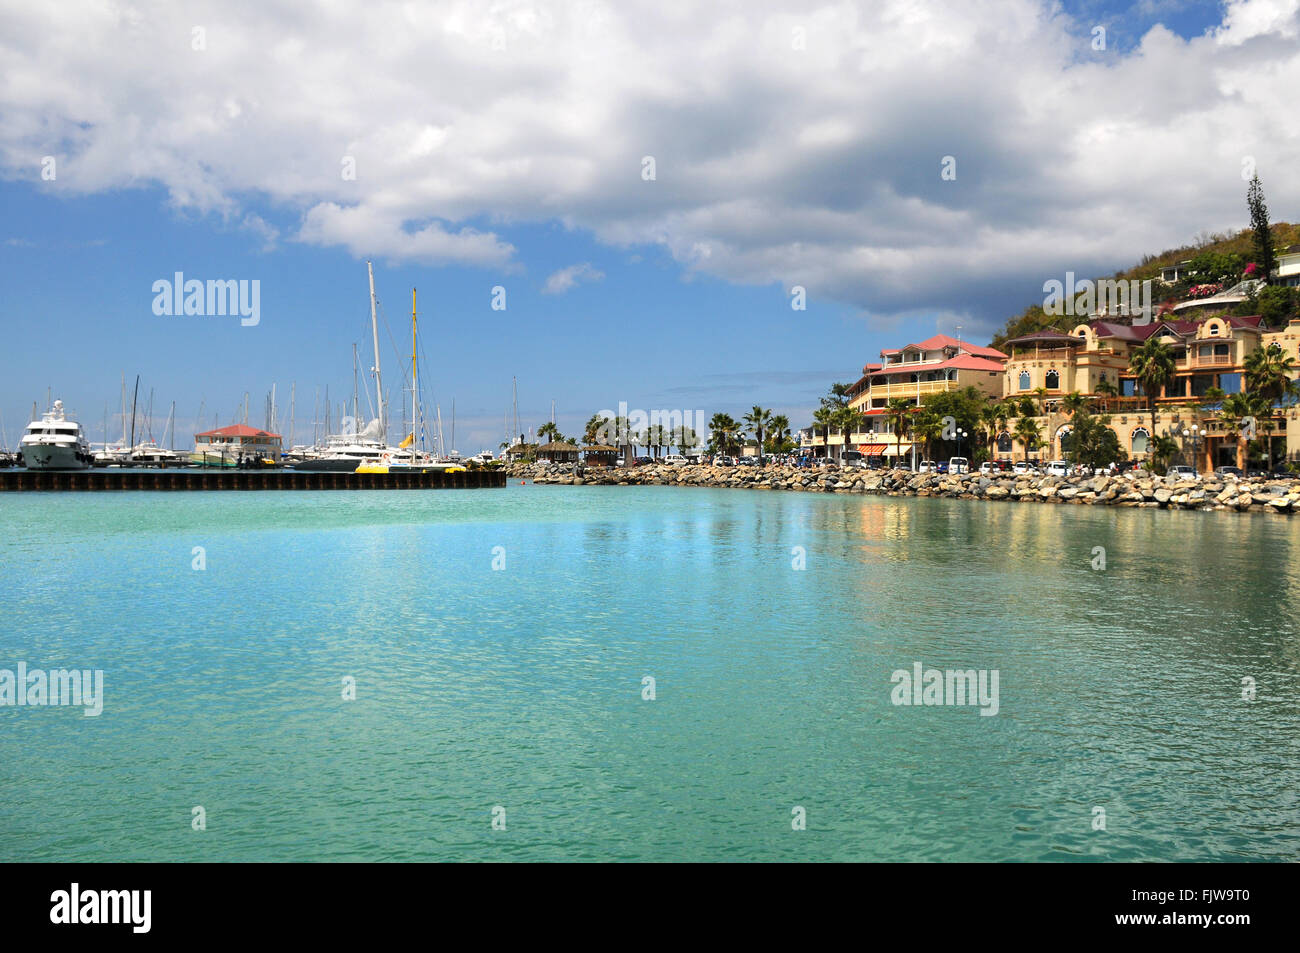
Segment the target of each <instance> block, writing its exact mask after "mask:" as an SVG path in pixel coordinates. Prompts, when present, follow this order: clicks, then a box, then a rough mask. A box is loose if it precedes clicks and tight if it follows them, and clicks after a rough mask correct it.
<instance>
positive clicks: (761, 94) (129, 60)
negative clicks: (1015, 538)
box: [0, 0, 1300, 453]
mask: <svg viewBox="0 0 1300 953" xmlns="http://www.w3.org/2000/svg"><path fill="white" fill-rule="evenodd" d="M1298 89H1300V0H1229V2H1226V3H1214V2H1193V0H1145V2H1138V3H1112V2H1094V0H1079V2H1072V3H1054V2H1053V3H1049V2H1044V0H960V2H959V0H953V2H948V3H939V2H930V0H881V2H860V3H853V2H838V3H827V4H819V3H815V2H812V3H800V4H793V3H776V2H768V0H744V2H739V0H720V2H717V3H712V4H709V5H707V6H704V5H701V4H699V3H697V2H677V0H646V2H641V0H618V2H612V0H611V2H595V0H573V2H567V3H549V2H522V0H521V2H513V0H497V2H492V3H385V2H371V3H364V4H363V3H344V2H321V3H316V4H312V5H310V6H308V5H305V4H301V3H288V2H278V0H253V2H244V0H224V2H220V3H161V2H159V3H152V2H137V3H130V2H105V0H98V2H81V0H66V2H61V3H58V4H33V3H30V2H16V0H0V209H3V218H2V219H0V287H2V288H3V289H4V290H3V295H2V296H0V354H2V355H3V356H4V361H3V373H2V374H0V423H3V427H4V431H5V437H6V438H7V442H8V445H10V446H12V445H13V444H14V443H15V442H16V440H17V436H18V434H19V433H20V432H21V428H22V427H23V426H24V425H25V424H26V423H27V421H28V419H29V417H30V414H31V409H32V405H33V403H36V404H37V405H38V407H40V408H41V409H43V405H45V404H46V402H47V400H48V399H49V397H55V398H61V399H62V400H63V401H64V403H65V405H66V406H67V407H68V408H69V409H70V410H71V411H72V412H74V413H75V414H76V415H77V416H78V418H79V419H80V420H81V421H82V423H83V425H84V426H85V427H86V428H87V430H88V432H89V434H90V436H91V439H92V440H93V441H96V442H98V441H99V440H102V439H103V434H104V429H105V423H104V418H105V415H109V419H108V423H107V430H108V435H109V437H110V438H111V439H116V438H117V437H118V435H119V434H120V433H121V429H122V422H121V419H120V409H121V388H122V380H123V378H125V380H126V386H127V389H128V403H130V401H131V392H133V391H134V387H135V381H136V378H137V376H138V377H139V380H140V385H139V387H140V392H139V399H138V409H139V417H140V419H139V421H138V422H137V431H138V432H137V437H139V434H140V432H145V433H146V434H147V433H151V434H152V435H153V436H154V437H155V438H156V439H157V440H158V441H159V442H160V443H162V442H165V439H166V438H165V437H164V435H163V428H164V422H165V421H166V419H167V417H168V415H169V413H170V412H171V408H172V405H173V402H174V405H175V412H174V415H175V422H176V427H175V429H176V445H177V446H178V447H183V448H188V447H189V446H191V445H192V435H193V433H194V431H195V430H196V429H207V428H209V427H211V426H213V425H214V424H219V425H225V424H228V423H231V422H233V421H235V420H238V419H242V418H243V407H244V403H245V395H246V394H247V395H248V397H247V402H248V407H249V411H248V419H249V422H250V423H253V424H255V425H257V426H264V425H265V424H266V419H265V418H266V413H265V405H266V400H267V396H268V395H269V394H270V392H271V390H272V387H273V386H274V388H275V393H276V404H277V408H278V429H280V430H281V431H282V432H285V433H286V434H287V435H289V436H290V437H291V442H295V443H302V442H309V441H310V440H311V438H312V436H313V433H314V429H316V427H315V425H314V423H313V421H314V420H316V421H317V422H318V423H319V424H323V420H324V416H325V409H324V407H325V403H326V392H327V389H328V397H329V403H330V404H331V405H332V407H333V409H332V417H333V419H334V420H335V421H337V418H338V415H339V414H340V413H341V412H343V411H342V410H341V405H342V404H343V403H344V402H345V401H350V400H351V397H352V389H353V359H352V353H353V345H354V344H355V345H357V348H358V351H359V353H360V355H361V366H362V371H363V377H362V387H363V388H368V389H369V390H371V391H372V392H373V384H372V383H371V382H370V380H369V378H368V376H367V375H368V370H369V368H370V366H371V365H372V364H373V356H372V350H373V348H372V345H371V337H370V316H369V308H370V303H369V289H368V284H367V274H366V262H367V261H371V262H373V265H374V271H375V283H376V294H377V298H378V300H379V308H380V315H381V321H380V343H381V349H380V362H381V367H382V371H383V379H384V384H385V388H386V390H387V391H388V393H389V395H390V399H391V401H392V404H393V406H392V408H391V410H390V417H391V418H394V419H395V420H397V421H400V418H401V416H402V414H401V410H400V403H401V401H402V391H403V387H404V386H406V385H404V383H403V373H404V371H405V370H406V368H407V366H408V365H409V355H410V312H411V291H412V288H415V289H417V302H418V312H419V326H420V338H421V350H422V352H423V356H422V358H421V371H420V377H421V387H420V390H421V394H422V397H421V400H422V402H423V403H424V404H425V405H426V407H427V408H430V412H431V413H432V411H433V410H434V409H438V410H440V411H441V416H442V421H443V432H444V436H445V438H446V440H447V442H448V444H450V442H451V426H450V424H451V414H452V404H453V401H454V403H455V418H456V436H455V444H456V447H457V449H459V450H460V451H461V452H462V453H474V452H476V451H478V450H480V449H484V448H488V449H495V448H497V447H498V446H499V444H500V443H501V442H502V441H503V440H504V439H505V438H506V432H507V423H506V419H507V417H508V416H509V415H511V404H512V382H513V381H515V380H517V386H518V403H519V414H520V419H521V426H522V428H523V429H527V430H530V431H531V430H535V429H536V427H538V426H539V425H541V424H542V423H543V422H545V421H547V420H549V419H550V417H551V414H552V406H554V413H555V419H556V422H557V424H558V425H559V427H560V429H561V431H563V432H564V433H565V434H568V435H580V434H581V430H582V427H583V424H584V422H585V421H586V420H587V418H588V417H590V416H591V415H592V414H593V413H596V412H598V411H603V410H614V409H617V408H618V407H619V406H620V404H623V405H626V407H627V408H628V409H629V410H632V409H643V410H645V411H650V410H664V411H673V410H678V411H681V412H683V413H685V414H687V415H689V416H690V417H691V418H694V417H695V416H696V414H698V413H702V414H703V415H704V417H705V418H706V419H707V417H709V416H711V415H712V414H713V413H715V412H718V411H723V412H727V413H731V414H733V415H734V416H739V415H741V414H743V413H744V412H746V411H747V410H749V408H751V407H752V406H754V405H755V404H757V405H761V406H763V407H765V408H768V409H771V410H773V411H774V412H777V413H784V414H786V415H787V416H788V417H789V418H790V420H791V423H792V425H793V426H795V427H799V426H804V425H807V423H808V421H809V417H810V415H811V412H812V410H813V409H814V408H815V406H816V405H817V401H818V398H819V397H820V396H821V395H823V394H824V393H825V392H826V390H827V388H828V387H829V386H830V384H831V383H832V382H834V381H845V382H851V381H853V380H855V379H856V378H857V377H858V376H859V375H860V374H861V369H862V365H863V364H865V363H866V362H868V361H871V360H875V359H877V358H878V355H879V352H880V350H881V349H882V348H886V347H897V346H900V345H902V344H906V343H910V342H913V341H919V340H922V339H924V338H926V337H929V336H930V335H932V334H934V333H936V332H942V333H947V334H952V335H954V336H960V337H962V338H963V339H969V340H975V341H977V342H978V343H987V341H988V339H989V338H990V337H991V336H992V334H993V333H994V331H995V330H996V329H997V328H998V327H999V326H1001V325H1002V324H1003V323H1004V322H1005V321H1006V319H1007V318H1008V317H1009V316H1011V315H1013V314H1016V313H1018V312H1020V311H1021V310H1022V309H1023V308H1024V307H1026V306H1027V305H1029V304H1033V303H1037V302H1041V301H1042V299H1043V283H1044V282H1045V281H1048V280H1050V279H1053V278H1055V279H1058V280H1064V278H1065V275H1066V273H1067V272H1069V271H1073V272H1074V273H1075V274H1076V275H1078V276H1080V277H1083V276H1097V275H1106V274H1110V273H1113V272H1114V271H1116V270H1118V269H1121V268H1126V267H1129V266H1131V265H1133V264H1134V263H1136V261H1137V260H1138V259H1139V258H1140V257H1141V256H1142V255H1143V254H1146V253H1152V252H1159V251H1162V250H1164V249H1166V248H1172V247H1177V246H1179V245H1183V244H1185V243H1187V242H1189V241H1190V240H1192V239H1193V238H1194V237H1195V236H1197V235H1198V234H1203V233H1207V232H1215V231H1225V230H1235V229H1239V228H1242V227H1244V226H1245V225H1247V224H1248V219H1247V213H1246V205H1245V191H1246V185H1247V182H1246V180H1247V179H1248V178H1249V177H1250V176H1249V173H1250V172H1252V171H1255V170H1257V171H1258V172H1259V175H1260V178H1261V180H1262V182H1263V184H1264V189H1265V193H1266V196H1267V198H1268V202H1269V208H1270V211H1271V213H1272V217H1273V218H1274V220H1279V221H1281V220H1287V221H1295V220H1297V218H1300V180H1298V179H1297V177H1296V176H1295V175H1294V172H1293V170H1295V169H1297V168H1300V161H1298V160H1300V109H1297V108H1296V91H1297V90H1298ZM178 272H179V273H181V274H182V275H183V276H184V279H185V280H193V279H197V280H199V281H203V282H206V281H210V280H211V281H217V280H222V281H224V280H233V281H241V282H246V283H248V284H246V286H245V287H246V288H247V289H249V291H250V292H251V289H252V287H253V285H252V282H257V286H256V287H257V289H258V305H259V306H258V309H257V314H256V323H253V322H252V320H251V317H250V318H245V319H241V317H240V316H239V315H234V316H232V315H230V314H224V315H223V314H207V313H202V314H168V313H163V314H159V313H156V312H157V311H158V310H159V306H158V304H157V300H156V299H158V298H159V295H158V294H157V292H156V291H155V287H156V283H157V282H160V281H166V282H172V281H173V280H174V276H175V274H176V273H178ZM498 289H500V290H498ZM800 289H802V290H801V291H800ZM501 290H503V291H504V295H502V293H501ZM162 297H168V296H167V295H163V296H162ZM800 300H802V302H803V304H804V307H803V308H802V309H800V308H797V307H796V305H797V304H798V303H799V302H800ZM494 303H495V304H496V305H497V306H498V307H497V308H494V307H493V305H494ZM502 304H504V307H500V306H501V305H502ZM201 310H206V303H205V306H204V309H201ZM291 393H292V402H291V396H290V395H291ZM371 401H372V402H373V398H372V399H371ZM149 408H151V414H150V418H149V422H148V424H145V423H144V413H145V410H146V409H149ZM367 408H368V404H367V402H366V398H364V397H363V398H362V400H361V409H362V412H363V415H364V416H370V412H369V411H368V409H367ZM291 418H292V421H293V427H292V428H290V425H289V424H290V420H291ZM290 429H292V433H290ZM336 429H337V428H336ZM400 431H401V426H400V423H399V422H395V423H394V425H393V428H392V430H391V434H392V435H393V436H395V437H398V438H400V435H401V433H400Z"/></svg>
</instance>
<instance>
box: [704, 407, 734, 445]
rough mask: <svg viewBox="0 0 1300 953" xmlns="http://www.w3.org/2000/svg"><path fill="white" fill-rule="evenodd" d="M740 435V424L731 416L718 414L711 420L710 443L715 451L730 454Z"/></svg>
mask: <svg viewBox="0 0 1300 953" xmlns="http://www.w3.org/2000/svg"><path fill="white" fill-rule="evenodd" d="M739 435H740V424H738V423H736V421H735V420H733V419H732V417H731V415H730V414H723V413H717V414H714V415H713V417H712V419H710V420H709V442H710V443H711V444H713V449H714V450H715V451H721V452H722V453H730V452H732V450H733V449H734V447H735V445H736V440H737V438H738V437H739Z"/></svg>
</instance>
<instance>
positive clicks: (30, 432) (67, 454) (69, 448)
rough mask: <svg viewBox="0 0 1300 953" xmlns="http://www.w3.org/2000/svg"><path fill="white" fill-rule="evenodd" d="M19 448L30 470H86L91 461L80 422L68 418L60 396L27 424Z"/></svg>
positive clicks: (91, 456)
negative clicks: (48, 408) (38, 417)
mask: <svg viewBox="0 0 1300 953" xmlns="http://www.w3.org/2000/svg"><path fill="white" fill-rule="evenodd" d="M19 450H20V453H21V454H22V459H23V466H25V467H27V469H29V470H85V469H86V468H88V467H89V466H90V465H91V463H92V462H93V461H94V455H93V454H91V452H90V443H89V441H87V440H86V435H85V434H84V433H82V431H81V424H79V423H77V422H76V421H75V420H68V418H67V417H66V416H65V415H64V413H63V401H61V400H56V401H55V402H54V406H53V407H52V408H51V409H50V410H48V411H46V412H45V413H44V414H42V415H41V419H40V420H33V421H32V422H31V423H30V424H28V425H27V432H26V433H24V434H23V440H22V444H21V446H20V448H19Z"/></svg>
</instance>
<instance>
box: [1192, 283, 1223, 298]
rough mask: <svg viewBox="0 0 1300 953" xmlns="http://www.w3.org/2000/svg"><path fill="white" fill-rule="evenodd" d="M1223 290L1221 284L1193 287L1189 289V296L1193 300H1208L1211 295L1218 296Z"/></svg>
mask: <svg viewBox="0 0 1300 953" xmlns="http://www.w3.org/2000/svg"><path fill="white" fill-rule="evenodd" d="M1222 290H1223V285H1220V284H1213V285H1192V287H1191V288H1189V289H1188V291H1187V294H1188V296H1189V297H1192V298H1208V297H1209V296H1210V295H1217V294H1218V293H1219V292H1220V291H1222Z"/></svg>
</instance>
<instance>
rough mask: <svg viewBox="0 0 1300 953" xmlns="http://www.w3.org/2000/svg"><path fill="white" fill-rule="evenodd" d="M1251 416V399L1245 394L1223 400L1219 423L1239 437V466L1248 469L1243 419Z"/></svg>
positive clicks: (1231, 395) (1230, 395) (1232, 395)
mask: <svg viewBox="0 0 1300 953" xmlns="http://www.w3.org/2000/svg"><path fill="white" fill-rule="evenodd" d="M1249 416H1250V398H1249V397H1247V396H1246V395H1245V394H1229V395H1227V396H1226V397H1224V398H1223V405H1222V406H1221V407H1220V408H1219V413H1218V421H1219V423H1221V424H1222V425H1223V429H1224V430H1226V431H1227V432H1228V433H1230V434H1236V435H1237V466H1238V468H1240V469H1242V470H1245V469H1246V439H1245V436H1244V434H1243V433H1242V429H1241V419H1242V418H1243V417H1249Z"/></svg>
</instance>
